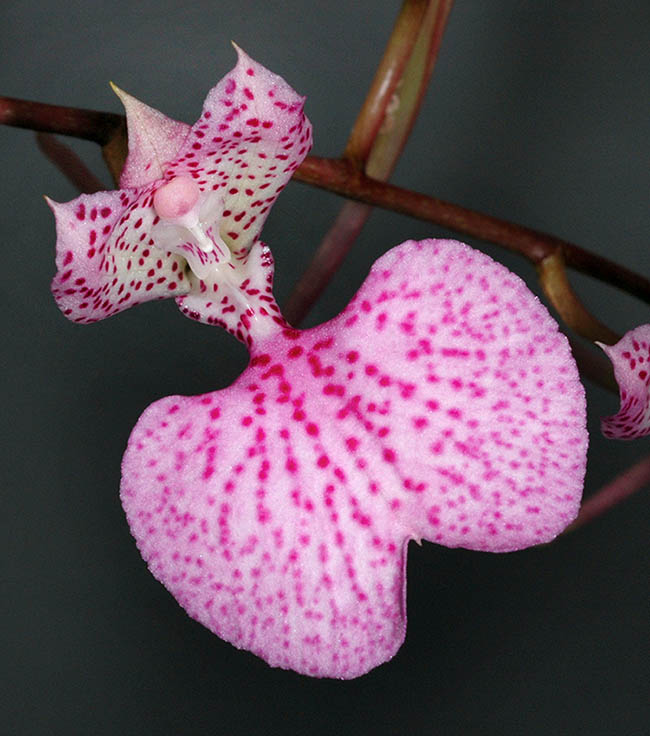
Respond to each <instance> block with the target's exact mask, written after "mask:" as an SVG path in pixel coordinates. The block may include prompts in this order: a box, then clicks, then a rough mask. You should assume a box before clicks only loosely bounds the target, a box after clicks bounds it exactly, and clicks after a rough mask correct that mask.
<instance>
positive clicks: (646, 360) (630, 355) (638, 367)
mask: <svg viewBox="0 0 650 736" xmlns="http://www.w3.org/2000/svg"><path fill="white" fill-rule="evenodd" d="M599 344H600V343H599ZM600 347H601V348H602V349H603V350H604V351H605V353H606V355H607V357H608V358H609V359H610V360H611V361H612V365H613V367H614V376H615V377H616V381H617V382H618V386H619V396H620V402H621V405H620V408H619V410H618V412H617V413H616V414H614V415H613V416H610V417H605V418H603V419H602V420H601V429H602V432H603V434H604V435H605V437H609V438H611V439H621V440H631V439H637V438H639V437H645V436H647V435H648V434H650V325H640V326H639V327H636V328H635V329H633V330H630V332H627V333H626V334H625V335H624V336H623V337H622V338H621V339H620V340H619V341H618V342H617V343H616V345H602V344H601V345H600Z"/></svg>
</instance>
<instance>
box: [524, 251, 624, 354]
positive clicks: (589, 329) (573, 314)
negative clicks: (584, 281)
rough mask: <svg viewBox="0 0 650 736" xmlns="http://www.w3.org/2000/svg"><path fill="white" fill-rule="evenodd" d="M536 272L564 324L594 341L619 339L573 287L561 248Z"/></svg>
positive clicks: (605, 341)
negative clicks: (583, 301)
mask: <svg viewBox="0 0 650 736" xmlns="http://www.w3.org/2000/svg"><path fill="white" fill-rule="evenodd" d="M537 273H538V275H539V281H540V284H541V285H542V289H543V290H544V293H545V294H546V296H547V297H548V299H549V301H550V302H551V304H552V305H553V306H554V307H555V309H556V310H557V312H558V314H559V315H560V317H562V320H563V322H564V324H565V325H567V326H568V327H570V328H571V329H572V330H575V331H576V332H577V333H578V334H579V335H582V337H586V338H587V339H588V340H591V341H592V342H597V341H599V342H604V343H605V344H607V345H613V344H614V343H616V342H618V341H619V339H620V337H619V336H618V335H617V334H616V333H615V332H613V331H612V330H610V329H609V327H607V325H605V324H603V323H602V322H600V320H597V319H596V318H595V317H594V316H593V315H592V314H591V313H590V312H589V310H588V309H587V308H586V307H585V306H584V304H583V303H582V302H581V301H580V299H578V296H577V294H576V293H575V291H573V289H572V288H571V284H570V283H569V277H568V276H567V272H566V268H565V264H564V256H563V255H562V250H561V249H560V248H558V250H556V251H555V253H551V254H550V255H548V256H546V258H544V259H543V260H542V261H540V263H538V264H537Z"/></svg>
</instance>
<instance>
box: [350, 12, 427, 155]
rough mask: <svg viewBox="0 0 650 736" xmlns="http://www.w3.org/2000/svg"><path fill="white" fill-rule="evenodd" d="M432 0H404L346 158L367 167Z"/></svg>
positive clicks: (360, 114)
mask: <svg viewBox="0 0 650 736" xmlns="http://www.w3.org/2000/svg"><path fill="white" fill-rule="evenodd" d="M428 5H429V1H428V0H404V4H403V5H402V9H401V10H400V13H399V15H398V17H397V20H396V21H395V26H394V27H393V32H392V33H391V36H390V38H389V40H388V44H387V45H386V50H385V51H384V55H383V57H382V60H381V62H380V63H379V66H378V67H377V71H376V72H375V76H374V79H373V80H372V84H371V85H370V89H369V90H368V94H367V96H366V99H365V101H364V103H363V106H362V107H361V110H360V112H359V115H358V117H357V119H356V122H355V124H354V126H353V128H352V132H351V133H350V137H349V139H348V143H347V146H346V148H345V152H344V154H343V156H344V158H347V159H349V160H350V161H352V162H353V163H354V164H355V165H356V166H359V167H360V168H363V167H364V165H365V163H366V161H367V160H368V156H369V154H370V151H371V149H372V146H373V143H374V142H375V138H376V137H377V134H378V133H379V129H380V128H381V126H382V123H383V122H384V117H385V114H386V109H387V108H388V106H389V104H390V102H391V98H392V97H393V94H394V93H395V89H396V87H397V85H398V83H399V82H400V80H401V79H402V75H403V73H404V69H405V68H406V65H407V63H408V61H409V59H410V58H411V54H412V52H413V47H414V46H415V43H416V41H417V39H418V35H419V34H420V29H421V27H422V21H423V18H424V15H425V13H426V10H427V6H428Z"/></svg>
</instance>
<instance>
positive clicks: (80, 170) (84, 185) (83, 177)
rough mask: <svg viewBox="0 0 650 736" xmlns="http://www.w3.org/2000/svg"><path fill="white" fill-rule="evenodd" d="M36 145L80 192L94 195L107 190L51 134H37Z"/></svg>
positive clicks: (70, 150)
mask: <svg viewBox="0 0 650 736" xmlns="http://www.w3.org/2000/svg"><path fill="white" fill-rule="evenodd" d="M36 143H37V144H38V147H39V148H40V150H41V151H42V152H43V154H44V155H45V156H46V157H47V158H48V159H49V160H50V161H51V162H52V163H53V164H54V165H55V166H56V168H57V169H58V170H59V171H60V172H61V173H62V174H63V175H64V176H65V177H66V178H67V179H68V180H69V181H70V182H72V184H74V185H75V186H76V187H77V189H78V190H79V191H80V192H84V194H92V193H93V192H101V191H102V190H104V189H106V187H105V186H104V184H103V183H102V182H101V181H100V180H99V179H98V178H97V177H96V176H95V175H94V174H93V173H92V171H90V169H89V168H88V167H87V166H86V165H85V164H84V162H83V161H82V160H81V159H80V158H79V156H77V154H76V153H75V152H74V151H73V150H72V149H71V148H68V146H66V145H65V143H61V141H58V140H57V139H56V138H55V137H54V136H53V135H51V134H50V133H37V134H36Z"/></svg>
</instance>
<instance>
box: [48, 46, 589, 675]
mask: <svg viewBox="0 0 650 736" xmlns="http://www.w3.org/2000/svg"><path fill="white" fill-rule="evenodd" d="M119 94H120V96H121V98H122V100H123V102H124V104H125V107H126V111H127V118H128V126H129V147H130V148H129V157H128V160H127V163H126V167H125V170H124V174H123V175H122V180H121V186H122V189H121V191H118V192H105V193H98V194H94V195H82V196H81V197H79V198H78V199H76V200H74V201H73V202H70V203H68V204H61V205H56V204H53V203H52V207H53V209H54V212H55V215H56V220H57V232H58V243H57V249H58V255H57V264H58V268H59V271H58V273H57V275H56V277H55V279H54V284H53V291H54V295H55V298H56V300H57V302H58V304H59V306H60V307H61V309H62V310H63V312H64V314H65V315H66V316H68V317H69V318H70V319H72V320H75V321H79V322H92V321H95V320H97V319H101V318H103V317H106V316H109V315H111V314H114V313H115V312H118V311H120V310H122V309H125V308H127V307H129V306H132V305H133V304H135V303H138V302H140V301H144V300H146V299H153V298H162V297H164V296H170V295H171V296H174V297H175V298H176V301H177V303H178V305H179V306H180V308H181V309H182V311H183V312H184V313H185V314H187V315H188V316H190V317H192V318H194V319H198V320H201V321H203V322H206V323H211V324H219V325H222V326H224V327H225V328H226V329H228V330H229V331H230V332H231V333H233V334H234V335H235V336H236V337H237V338H238V339H239V340H241V341H242V342H244V343H245V344H246V345H247V346H248V348H249V350H250V354H251V359H250V363H249V365H248V367H247V369H246V370H245V371H244V373H243V374H242V375H241V377H240V378H239V379H238V380H237V381H236V382H235V383H234V384H233V385H232V386H230V387H229V388H226V389H224V390H221V391H215V392H212V393H208V394H205V395H202V396H189V397H188V396H172V397H167V398H164V399H161V400H160V401H157V402H156V403H154V404H153V405H151V406H150V407H149V408H148V409H147V410H146V411H145V412H144V414H143V415H142V417H141V418H140V420H139V421H138V423H137V425H136V427H135V429H134V430H133V433H132V435H131V437H130V439H129V443H128V447H127V450H126V453H125V455H124V460H123V464H122V485H121V498H122V502H123V505H124V508H125V511H126V514H127V517H128V521H129V524H130V527H131V531H132V533H133V535H134V537H135V539H136V542H137V544H138V547H139V549H140V551H141V553H142V556H143V557H144V559H145V560H146V561H147V563H148V565H149V568H150V570H151V572H152V573H153V574H154V575H155V576H156V577H157V578H158V579H159V580H160V581H161V582H162V583H164V585H165V586H166V587H167V588H168V589H169V590H170V592H171V593H172V594H173V595H174V596H175V597H176V599H177V600H178V602H179V603H180V604H181V605H182V606H183V608H185V610H186V611H187V612H188V613H189V614H190V616H192V617H193V618H195V619H196V620H198V621H200V622H201V623H203V624H204V625H205V626H206V627H208V628H209V629H210V630H211V631H213V632H215V633H216V634H217V635H218V636H220V637H222V638H223V639H225V640H227V641H229V642H231V643H232V644H234V645H235V646H236V647H240V648H245V649H248V650H250V651H251V652H253V653H255V654H257V655H258V656H260V657H262V658H263V659H264V660H266V661H267V662H268V663H269V664H271V665H273V666H279V667H283V668H289V669H293V670H296V671H298V672H301V673H304V674H308V675H313V676H319V677H338V678H353V677H357V676H359V675H361V674H363V673H365V672H367V671H368V670H370V669H372V668H373V667H375V666H377V665H378V664H380V663H382V662H385V661H386V660H388V659H390V658H391V657H392V656H393V655H394V654H395V652H396V651H397V650H398V648H399V647H400V644H401V643H402V641H403V639H404V634H405V626H406V598H405V591H406V588H405V585H406V581H405V572H406V551H407V546H408V542H409V541H410V540H416V541H418V542H419V541H420V540H429V541H432V542H437V543H439V544H443V545H447V546H449V547H465V548H468V549H474V550H485V551H492V552H506V551H511V550H518V549H521V548H524V547H527V546H529V545H534V544H539V543H542V542H548V541H549V540H551V539H553V538H554V537H555V536H556V535H557V534H558V533H559V532H561V531H562V530H563V529H564V528H565V527H566V526H567V524H569V523H570V522H571V521H572V520H573V518H574V517H575V516H576V513H577V510H578V506H579V503H580V496H581V491H582V483H583V476H584V471H585V457H586V447H587V433H586V429H585V399H584V392H583V389H582V386H581V384H580V382H579V380H578V373H577V370H576V366H575V363H574V361H573V359H572V357H571V354H570V351H569V348H568V344H567V341H566V339H565V338H564V336H563V335H562V334H561V333H560V332H559V331H558V328H557V325H556V324H555V322H554V321H553V320H552V319H551V317H550V316H549V314H548V313H547V311H546V309H545V308H544V307H543V306H542V305H541V304H540V302H539V301H538V299H537V298H536V297H535V296H534V295H533V294H532V293H531V292H529V291H528V289H527V288H526V286H525V285H524V283H523V282H522V281H521V280H520V279H519V278H518V277H517V276H515V275H514V274H512V273H510V272H509V271H508V270H507V269H506V268H504V267H503V266H501V265H499V264H498V263H495V262H494V261H492V260H491V259H490V258H488V257H487V256H485V255H483V254H482V253H480V252H477V251H475V250H473V249H471V248H469V247H468V246H466V245H463V244H461V243H457V242H454V241H448V240H424V241H421V242H414V241H408V242H406V243H403V244H402V245H400V246H398V247H397V248H394V249H393V250H391V251H389V252H388V253H386V254H385V255H384V256H382V257H381V258H380V259H379V260H378V261H377V262H376V263H375V264H374V266H373V267H372V270H371V272H370V274H369V276H368V277H367V279H366V281H365V282H364V283H363V285H362V286H361V288H360V289H359V291H358V293H357V294H356V296H355V297H354V299H353V300H352V301H351V303H350V304H349V305H348V306H347V308H346V309H345V310H344V311H343V312H342V313H341V314H340V315H339V316H338V317H336V318H334V319H333V320H331V321H330V322H327V323H326V324H323V325H320V326H318V327H315V328H312V329H309V330H304V331H300V330H296V329H293V328H291V327H290V326H289V325H288V324H287V323H286V321H285V320H284V319H283V318H282V315H281V313H280V310H279V308H278V306H277V304H276V302H275V300H274V298H273V294H272V276H273V263H272V258H271V255H270V252H269V250H268V248H266V246H264V245H262V244H261V243H260V241H259V240H258V234H259V231H260V228H261V225H262V222H263V221H264V219H265V216H266V214H267V212H268V209H269V207H270V205H271V204H272V203H273V201H274V200H275V198H276V197H277V195H278V193H279V191H280V189H281V188H282V187H283V186H284V185H285V184H286V182H287V181H288V179H289V178H290V176H291V173H292V171H293V170H294V169H295V168H296V167H297V166H298V165H299V163H300V162H301V161H302V159H303V158H304V156H305V155H306V153H307V150H308V148H309V145H310V142H311V129H310V125H309V123H308V121H307V120H306V118H305V117H304V114H303V111H302V108H303V100H302V99H301V98H300V97H298V96H297V95H296V93H295V92H294V91H293V90H291V89H290V88H289V87H288V85H287V84H286V83H285V82H284V81H283V80H282V79H280V78H279V77H276V76H275V75H273V74H271V73H270V72H268V71H267V70H266V69H264V68H263V67H261V66H260V65H259V64H256V63H255V62H253V61H251V60H250V59H249V58H248V57H247V56H246V55H245V54H243V52H241V51H240V52H239V61H238V63H237V66H236V67H235V69H234V70H233V71H232V72H231V73H230V74H228V75H226V77H225V78H224V79H223V80H222V81H221V82H220V83H219V84H218V85H217V86H216V87H215V88H214V89H213V90H212V91H211V92H210V93H209V94H208V97H207V99H206V102H205V106H204V108H203V113H202V115H201V117H200V119H199V121H198V122H197V123H196V124H195V125H194V126H193V127H192V128H189V127H188V126H186V125H183V124H182V123H177V122H175V121H172V120H169V119H168V118H166V117H164V116H163V115H162V114H161V113H159V112H157V111H155V110H152V109H151V108H149V107H147V106H145V105H143V104H142V103H140V102H138V101H136V100H134V99H133V98H132V97H130V96H128V95H126V94H125V93H123V92H119Z"/></svg>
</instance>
